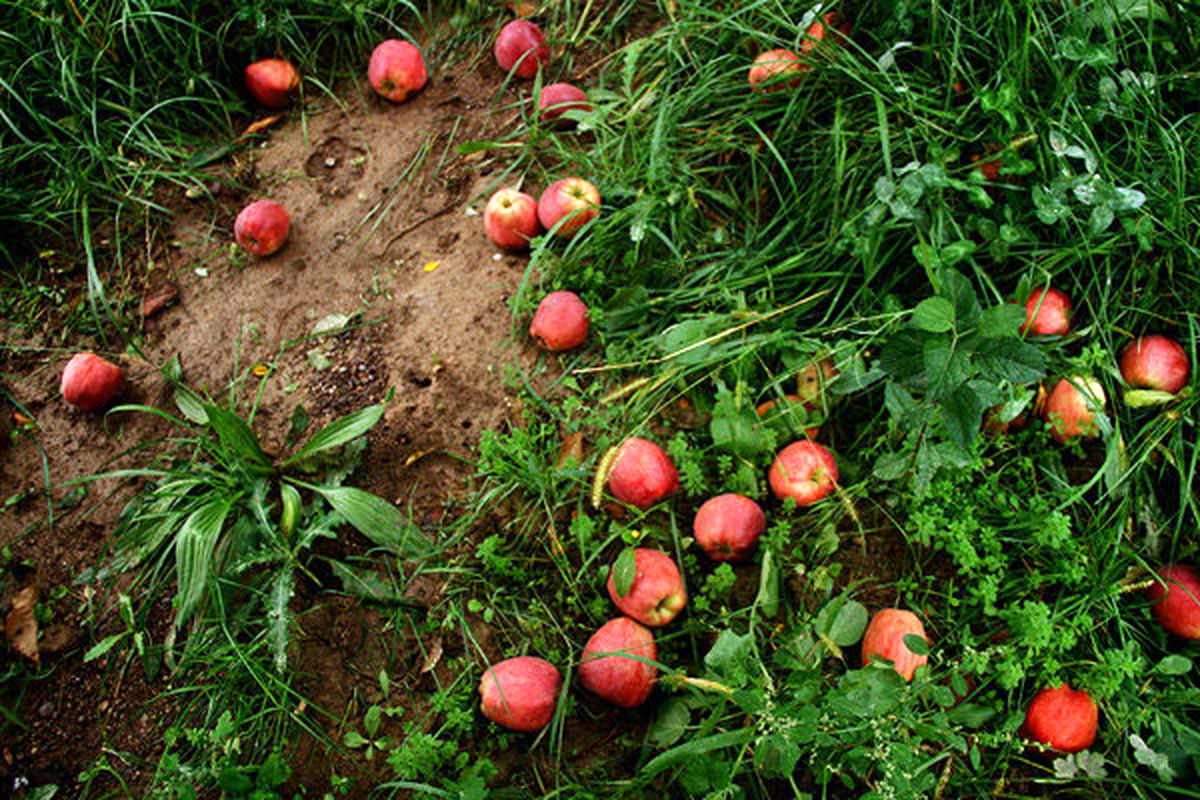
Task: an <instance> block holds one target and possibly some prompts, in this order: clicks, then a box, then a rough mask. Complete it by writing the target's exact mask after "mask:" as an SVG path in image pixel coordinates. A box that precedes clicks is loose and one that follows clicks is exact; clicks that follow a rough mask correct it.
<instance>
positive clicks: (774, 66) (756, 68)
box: [750, 47, 808, 92]
mask: <svg viewBox="0 0 1200 800" xmlns="http://www.w3.org/2000/svg"><path fill="white" fill-rule="evenodd" d="M807 71H808V64H806V63H805V62H804V61H803V60H802V59H801V58H800V56H798V55H796V54H795V53H793V52H792V51H791V50H788V49H786V48H783V47H780V48H777V49H775V50H768V51H766V52H765V53H759V55H758V57H757V58H755V59H754V63H753V64H751V65H750V88H751V89H752V90H759V89H762V90H763V91H767V92H773V91H775V90H777V89H782V88H783V87H785V86H788V87H796V86H799V85H800V76H801V75H802V74H804V73H805V72H807ZM784 78H788V80H786V81H785V80H784Z"/></svg>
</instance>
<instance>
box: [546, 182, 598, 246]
mask: <svg viewBox="0 0 1200 800" xmlns="http://www.w3.org/2000/svg"><path fill="white" fill-rule="evenodd" d="M599 214H600V192H599V190H597V189H596V187H595V186H593V185H592V184H591V183H590V182H588V181H585V180H584V179H583V178H563V179H562V180H558V181H555V182H554V183H552V184H550V185H549V186H547V187H546V190H545V191H543V192H542V196H541V197H539V198H538V221H539V222H541V223H542V227H543V228H545V229H546V230H547V231H552V232H553V233H554V234H555V235H557V236H562V237H563V238H565V239H569V238H571V237H572V236H574V235H575V234H576V233H577V232H578V231H579V229H580V228H582V227H583V226H584V225H586V224H587V223H588V222H590V221H591V220H593V219H595V218H596V216H598V215H599ZM560 220H561V221H562V225H561V226H559V228H558V230H553V228H554V226H555V225H558V223H559V221H560Z"/></svg>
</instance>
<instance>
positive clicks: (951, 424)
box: [942, 384, 984, 449]
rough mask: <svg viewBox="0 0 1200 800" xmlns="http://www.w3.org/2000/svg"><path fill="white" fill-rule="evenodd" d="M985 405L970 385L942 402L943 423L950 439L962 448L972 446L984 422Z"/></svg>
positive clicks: (959, 389)
mask: <svg viewBox="0 0 1200 800" xmlns="http://www.w3.org/2000/svg"><path fill="white" fill-rule="evenodd" d="M983 409H984V405H983V403H982V402H980V400H979V395H977V394H976V393H975V390H974V389H972V388H971V387H970V385H968V384H963V385H962V386H959V387H958V388H957V389H955V390H954V391H952V392H950V394H948V395H946V398H945V399H944V400H943V401H942V422H944V423H946V430H947V431H948V432H949V433H950V438H952V439H953V440H954V442H955V443H956V444H957V445H958V446H959V447H962V448H964V449H965V448H967V447H969V446H970V444H971V442H972V441H974V440H975V436H976V435H977V434H978V433H979V426H980V425H981V424H982V422H983Z"/></svg>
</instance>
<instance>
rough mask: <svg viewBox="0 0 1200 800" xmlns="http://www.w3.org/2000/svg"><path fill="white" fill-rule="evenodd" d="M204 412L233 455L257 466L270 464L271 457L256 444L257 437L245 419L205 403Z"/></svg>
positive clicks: (268, 465)
mask: <svg viewBox="0 0 1200 800" xmlns="http://www.w3.org/2000/svg"><path fill="white" fill-rule="evenodd" d="M204 413H205V414H207V415H208V424H209V425H210V426H212V429H213V430H214V431H216V433H217V436H218V437H219V438H220V439H221V442H222V443H224V445H225V446H226V447H228V448H229V449H230V450H232V451H233V453H234V454H235V455H237V456H238V457H239V458H242V459H244V460H246V461H249V462H250V463H251V464H252V465H256V466H258V467H270V466H271V459H269V458H267V454H266V453H264V452H263V451H262V448H261V447H259V446H258V439H257V438H255V436H254V431H252V430H250V426H249V425H247V424H246V422H245V420H243V419H242V418H241V417H239V416H238V415H237V414H234V413H233V412H232V411H229V410H227V409H224V408H221V407H220V406H214V405H206V406H204Z"/></svg>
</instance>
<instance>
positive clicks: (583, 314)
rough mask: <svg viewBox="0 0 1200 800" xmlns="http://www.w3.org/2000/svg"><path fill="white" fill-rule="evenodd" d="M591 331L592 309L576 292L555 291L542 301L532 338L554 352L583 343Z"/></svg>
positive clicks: (530, 330)
mask: <svg viewBox="0 0 1200 800" xmlns="http://www.w3.org/2000/svg"><path fill="white" fill-rule="evenodd" d="M587 332H588V309H587V306H586V305H584V303H583V301H582V300H580V299H579V295H577V294H575V293H574V292H551V293H550V294H548V295H546V296H545V297H543V298H542V302H541V303H539V304H538V307H537V311H535V312H534V314H533V322H532V323H530V325H529V335H530V336H532V337H533V338H534V339H535V340H536V341H537V344H538V347H541V348H543V349H545V350H549V351H551V352H554V353H558V352H561V351H563V350H570V349H572V348H574V347H578V346H579V345H581V344H583V340H584V339H586V338H587Z"/></svg>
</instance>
